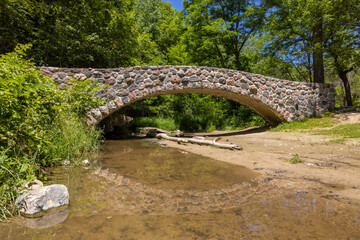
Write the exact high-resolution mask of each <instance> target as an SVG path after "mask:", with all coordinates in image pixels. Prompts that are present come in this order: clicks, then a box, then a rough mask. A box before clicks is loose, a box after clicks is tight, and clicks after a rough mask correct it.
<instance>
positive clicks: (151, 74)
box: [37, 66, 335, 125]
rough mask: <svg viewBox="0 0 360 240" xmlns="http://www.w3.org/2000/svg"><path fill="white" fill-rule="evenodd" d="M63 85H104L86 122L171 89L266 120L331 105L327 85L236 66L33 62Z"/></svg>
mask: <svg viewBox="0 0 360 240" xmlns="http://www.w3.org/2000/svg"><path fill="white" fill-rule="evenodd" d="M37 68H38V69H39V70H40V71H41V72H42V73H43V74H45V75H47V76H49V77H52V78H53V79H54V81H55V82H57V83H58V84H59V88H60V89H63V88H65V87H66V86H67V85H71V83H70V81H69V80H70V79H71V78H74V79H77V80H79V81H81V80H84V79H86V78H90V79H92V80H94V81H95V80H98V81H99V85H103V84H108V85H109V87H108V88H105V89H101V90H100V91H98V92H97V93H96V96H95V97H101V98H103V99H107V100H109V101H108V102H107V104H106V105H105V106H101V107H99V108H97V109H93V110H91V112H90V113H89V123H91V124H97V123H99V122H100V121H101V120H102V119H104V118H106V117H108V116H109V115H111V114H112V113H113V112H115V111H117V110H119V109H120V108H122V107H124V106H126V105H128V104H131V103H132V102H134V101H138V100H140V99H144V98H148V97H152V96H157V95H163V94H177V93H202V94H210V95H215V96H220V97H225V98H228V99H230V100H233V101H236V102H239V103H240V104H242V105H245V106H248V107H249V108H251V109H252V110H254V111H255V112H256V113H258V114H259V115H260V116H262V117H263V118H264V119H265V120H266V121H267V122H268V123H270V124H271V125H277V124H278V123H281V122H285V121H287V122H291V121H294V120H300V119H302V118H304V117H311V116H314V115H317V114H320V113H322V112H324V111H327V110H331V109H333V108H334V104H335V99H334V87H333V86H332V85H330V84H318V83H317V84H314V83H305V82H292V81H287V80H281V79H276V78H272V77H267V76H262V75H259V74H253V73H248V72H242V71H237V70H230V69H222V68H213V67H195V66H135V67H128V68H108V69H93V68H58V67H37Z"/></svg>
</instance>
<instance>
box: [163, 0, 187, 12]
mask: <svg viewBox="0 0 360 240" xmlns="http://www.w3.org/2000/svg"><path fill="white" fill-rule="evenodd" d="M162 1H163V2H171V6H172V7H173V8H176V9H177V10H182V9H183V6H182V2H183V0H162Z"/></svg>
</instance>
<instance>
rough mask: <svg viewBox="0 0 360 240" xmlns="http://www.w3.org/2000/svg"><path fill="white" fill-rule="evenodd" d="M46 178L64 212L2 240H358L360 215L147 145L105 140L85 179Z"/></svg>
mask: <svg viewBox="0 0 360 240" xmlns="http://www.w3.org/2000/svg"><path fill="white" fill-rule="evenodd" d="M234 154H236V152H234ZM259 161H260V159H259ZM53 171H54V175H52V176H51V179H50V183H60V184H64V185H66V186H67V187H68V189H69V193H70V208H68V209H66V210H63V211H61V212H60V213H54V214H50V215H48V216H46V217H43V218H36V219H25V218H23V217H16V218H14V219H12V220H11V221H10V222H9V223H1V224H0V239H2V240H5V239H9V240H10V239H39V240H41V239H62V240H64V239H84V240H85V239H86V240H91V239H359V236H360V206H356V205H348V204H346V203H342V202H338V201H335V200H331V199H325V198H321V197H317V196H313V195H311V194H310V193H308V192H306V191H298V190H297V189H296V188H291V187H286V188H285V187H282V186H278V185H277V184H276V182H274V181H272V179H271V178H268V177H264V176H261V175H260V174H258V173H256V172H254V171H252V170H250V169H248V168H245V167H242V166H238V165H232V164H229V163H225V162H220V161H216V160H213V159H211V158H207V157H203V156H200V155H196V154H191V153H187V152H184V151H182V150H178V149H174V148H168V147H165V146H162V145H159V144H156V143H153V142H150V141H144V140H110V141H107V142H106V144H104V145H103V151H102V152H101V153H100V155H99V158H98V161H96V162H94V163H93V164H92V166H91V169H84V168H83V167H80V166H79V167H61V168H56V169H53ZM50 183H49V184H50Z"/></svg>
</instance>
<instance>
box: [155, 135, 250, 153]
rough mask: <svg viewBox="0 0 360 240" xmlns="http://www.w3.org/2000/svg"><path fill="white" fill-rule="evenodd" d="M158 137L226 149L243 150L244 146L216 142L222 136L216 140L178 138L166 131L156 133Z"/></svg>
mask: <svg viewBox="0 0 360 240" xmlns="http://www.w3.org/2000/svg"><path fill="white" fill-rule="evenodd" d="M156 137H157V138H164V139H166V140H170V141H174V142H178V143H196V144H200V145H210V146H215V147H219V148H226V149H236V150H242V149H243V148H242V146H240V145H237V144H233V143H230V144H224V143H218V142H216V141H217V140H219V139H220V138H217V139H214V140H205V139H203V138H196V137H195V138H189V139H186V138H178V137H170V136H169V135H167V134H165V133H159V134H157V135H156Z"/></svg>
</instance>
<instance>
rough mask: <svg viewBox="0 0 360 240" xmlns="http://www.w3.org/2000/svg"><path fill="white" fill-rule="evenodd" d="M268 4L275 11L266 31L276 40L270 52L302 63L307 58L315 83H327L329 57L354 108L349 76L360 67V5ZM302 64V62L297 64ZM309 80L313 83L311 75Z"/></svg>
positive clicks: (274, 0) (327, 0)
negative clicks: (305, 56) (295, 58)
mask: <svg viewBox="0 0 360 240" xmlns="http://www.w3.org/2000/svg"><path fill="white" fill-rule="evenodd" d="M267 3H268V4H269V5H270V6H271V10H272V11H271V12H270V14H269V16H268V22H269V25H268V28H267V29H266V30H267V31H269V32H270V33H271V35H272V36H273V39H272V40H271V42H270V43H269V44H268V47H267V49H268V50H270V51H272V52H278V53H279V52H287V54H288V55H290V56H296V57H298V59H300V58H299V56H301V55H303V56H304V55H307V56H308V57H307V59H308V69H309V72H310V73H313V79H314V80H313V81H314V82H315V83H323V82H324V70H325V65H324V58H325V57H326V58H327V59H328V60H329V62H330V65H331V66H333V67H334V68H335V69H336V72H337V74H338V76H339V77H340V79H341V80H342V81H343V85H344V88H345V93H346V99H347V105H348V106H352V100H351V91H350V84H349V81H348V79H347V73H348V72H350V71H352V70H353V69H354V66H356V65H357V66H358V64H359V61H358V60H357V59H358V58H359V24H360V20H359V14H358V13H359V8H360V7H359V4H360V3H359V1H356V0H321V1H317V0H311V1H308V0H294V1H287V0H268V1H267ZM311 58H312V60H311ZM300 63H301V61H299V60H298V61H297V64H300ZM330 65H328V66H327V67H330ZM309 79H310V80H311V79H312V77H311V75H310V74H309Z"/></svg>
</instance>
